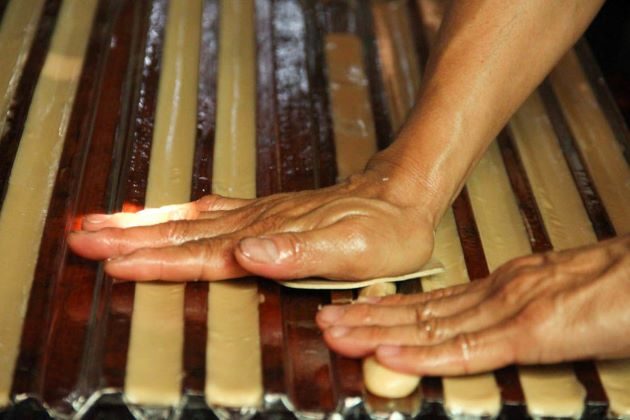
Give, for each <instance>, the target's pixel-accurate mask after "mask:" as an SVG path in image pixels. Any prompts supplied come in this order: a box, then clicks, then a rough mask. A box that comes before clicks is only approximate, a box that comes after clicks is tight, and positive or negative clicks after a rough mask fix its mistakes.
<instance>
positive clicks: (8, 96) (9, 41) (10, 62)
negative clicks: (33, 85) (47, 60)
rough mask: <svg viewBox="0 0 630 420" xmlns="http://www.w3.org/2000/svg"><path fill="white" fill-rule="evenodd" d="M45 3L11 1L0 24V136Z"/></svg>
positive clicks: (35, 0)
mask: <svg viewBox="0 0 630 420" xmlns="http://www.w3.org/2000/svg"><path fill="white" fill-rule="evenodd" d="M43 6H44V0H10V2H9V4H8V5H7V8H6V9H5V11H4V17H3V18H2V23H0V57H1V58H2V65H1V66H0V94H1V95H2V96H0V137H2V134H3V133H4V126H5V124H6V119H7V112H8V110H9V106H10V104H11V100H12V99H13V95H14V94H15V90H16V89H17V86H18V83H19V81H20V77H21V76H22V70H23V69H24V64H25V63H26V59H27V58H28V53H29V51H30V49H31V44H32V43H33V38H35V32H36V31H37V24H38V22H39V19H40V17H41V15H42V10H43Z"/></svg>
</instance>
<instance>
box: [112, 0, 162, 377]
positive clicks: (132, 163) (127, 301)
mask: <svg viewBox="0 0 630 420" xmlns="http://www.w3.org/2000/svg"><path fill="white" fill-rule="evenodd" d="M148 12H149V13H148V16H147V19H146V21H145V22H146V23H145V25H146V26H145V27H144V28H143V31H142V32H141V34H139V36H142V37H146V38H145V41H144V42H143V43H141V45H142V50H141V51H142V52H141V53H140V54H138V55H137V56H136V57H138V58H137V59H138V62H137V64H138V67H136V69H135V74H134V75H133V76H132V77H134V79H135V80H136V84H135V86H134V89H135V92H133V93H132V95H133V96H132V99H131V104H132V106H137V108H135V109H132V110H131V112H130V113H129V115H130V118H129V121H130V125H129V130H130V131H129V134H128V141H129V142H131V145H130V147H129V154H128V155H127V156H126V158H125V160H124V161H125V162H127V163H126V164H124V165H123V168H122V169H123V170H122V173H121V177H120V181H121V183H122V184H121V185H120V189H119V192H118V197H119V202H118V203H117V206H116V207H117V208H119V206H121V205H122V208H123V209H124V210H135V209H139V208H142V207H143V205H144V198H145V193H146V186H147V175H148V169H149V168H148V166H149V158H150V151H151V141H152V136H153V122H154V116H155V108H156V103H157V91H158V82H159V74H160V59H161V57H162V49H163V41H164V28H165V24H166V15H167V1H166V0H154V1H153V2H151V3H150V6H149V8H148ZM127 144H129V143H127ZM134 290H135V288H134V285H133V284H114V285H113V286H112V289H111V297H110V299H111V300H110V305H109V309H110V314H109V319H108V324H107V328H106V333H105V343H104V347H105V354H104V359H103V371H102V373H103V382H104V385H105V386H108V387H113V388H117V389H122V388H123V386H124V383H125V371H126V365H127V350H128V347H129V333H130V329H131V314H132V311H133V296H134Z"/></svg>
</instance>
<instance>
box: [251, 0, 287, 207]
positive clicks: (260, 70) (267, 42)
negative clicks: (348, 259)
mask: <svg viewBox="0 0 630 420" xmlns="http://www.w3.org/2000/svg"><path fill="white" fill-rule="evenodd" d="M272 17H273V3H272V2H270V1H268V0H256V51H257V57H256V63H257V67H256V79H257V80H256V82H257V83H256V96H257V98H256V107H257V108H256V129H257V130H256V133H257V134H256V148H257V162H256V192H257V195H258V196H259V197H262V196H266V195H270V194H273V193H277V192H280V191H281V172H280V170H281V166H280V142H279V140H278V118H277V110H276V85H275V55H274V50H275V45H274V38H273V27H272Z"/></svg>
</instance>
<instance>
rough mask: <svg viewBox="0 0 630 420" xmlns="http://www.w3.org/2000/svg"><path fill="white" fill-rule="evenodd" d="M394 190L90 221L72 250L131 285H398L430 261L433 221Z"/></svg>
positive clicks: (305, 195) (221, 203) (358, 188)
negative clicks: (313, 281) (394, 279)
mask: <svg viewBox="0 0 630 420" xmlns="http://www.w3.org/2000/svg"><path fill="white" fill-rule="evenodd" d="M395 189H400V191H405V186H404V185H399V184H398V183H396V184H394V183H393V182H389V181H388V177H387V176H383V174H382V173H380V172H379V171H378V170H368V171H366V172H365V173H363V174H361V175H356V176H353V177H351V178H350V179H348V180H346V181H345V182H343V183H341V184H338V185H335V186H332V187H329V188H325V189H321V190H313V191H303V192H298V193H287V194H277V195H272V196H269V197H264V198H260V199H254V200H242V199H231V198H224V197H219V196H206V197H204V198H202V199H200V200H198V201H195V202H193V203H188V204H183V205H175V206H168V207H165V208H161V209H150V210H145V211H141V212H139V213H135V214H133V213H117V214H114V215H89V216H86V217H85V218H84V220H83V226H82V231H79V232H73V233H71V234H70V236H69V238H68V243H69V245H70V248H71V249H72V250H73V251H75V252H76V253H77V254H79V255H82V256H84V257H86V258H90V259H96V260H107V261H106V262H105V271H106V272H107V273H108V274H110V275H111V276H113V277H115V278H117V279H123V280H173V281H181V280H221V279H228V278H236V277H242V276H245V275H249V274H256V275H261V276H264V277H269V278H274V279H292V278H303V277H308V276H320V277H326V278H330V279H344V280H354V279H366V278H374V277H380V276H385V275H399V274H405V273H408V272H412V271H414V270H417V269H419V268H420V267H421V266H422V265H423V264H424V263H425V262H426V261H427V260H428V259H429V257H430V256H431V252H432V249H433V229H434V218H433V217H432V216H431V215H430V214H429V213H428V212H427V211H426V209H425V208H423V206H421V205H420V204H421V203H422V201H421V200H416V199H415V198H412V194H410V193H409V191H411V189H407V193H406V194H398V193H396V192H395V191H394V190H395Z"/></svg>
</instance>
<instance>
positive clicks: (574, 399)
mask: <svg viewBox="0 0 630 420" xmlns="http://www.w3.org/2000/svg"><path fill="white" fill-rule="evenodd" d="M467 187H468V192H469V195H470V201H471V205H472V207H473V212H474V214H475V220H476V222H477V227H478V229H479V235H480V237H481V241H482V243H483V247H484V251H485V255H486V260H487V262H488V268H489V269H490V271H494V270H495V269H497V268H498V267H499V266H500V265H501V264H503V263H505V262H507V261H509V260H511V259H513V258H516V257H518V256H521V255H526V254H530V253H531V248H530V244H529V240H528V234H527V231H526V230H525V226H524V224H523V221H522V219H521V216H520V213H519V210H518V206H517V204H516V199H515V197H514V194H513V192H512V190H511V188H510V183H509V179H508V177H507V173H506V170H505V167H504V165H503V161H502V160H501V155H500V152H499V148H498V146H497V144H496V142H495V143H493V144H492V145H491V146H490V147H489V148H488V151H487V152H486V154H485V155H484V157H483V158H482V159H481V161H480V162H479V164H478V166H477V168H476V169H475V171H474V172H473V174H472V176H471V177H470V179H469V181H468V184H467ZM519 378H520V381H521V385H522V388H523V393H524V394H525V400H526V402H527V407H528V410H529V413H530V414H531V415H532V416H558V417H577V416H579V415H580V414H581V413H582V410H583V408H584V397H585V396H586V391H585V390H584V388H583V387H582V385H581V384H580V382H579V381H578V380H577V378H576V377H575V374H574V372H573V370H572V368H571V367H570V366H569V365H552V366H536V367H530V366H521V367H519Z"/></svg>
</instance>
